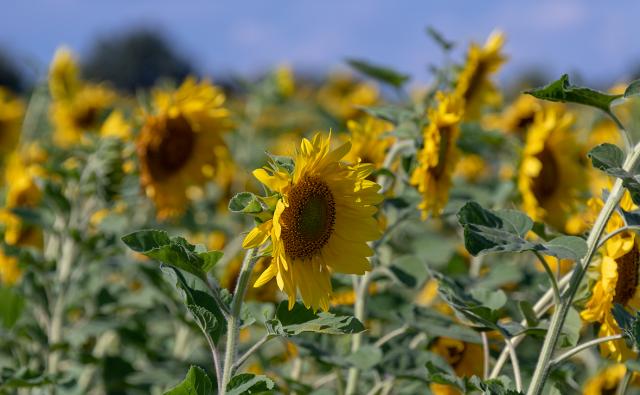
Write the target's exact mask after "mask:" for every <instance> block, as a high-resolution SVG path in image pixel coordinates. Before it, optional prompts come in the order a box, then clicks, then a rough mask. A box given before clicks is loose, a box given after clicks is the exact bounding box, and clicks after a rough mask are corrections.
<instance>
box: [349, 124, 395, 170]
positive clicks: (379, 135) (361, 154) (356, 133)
mask: <svg viewBox="0 0 640 395" xmlns="http://www.w3.org/2000/svg"><path fill="white" fill-rule="evenodd" d="M347 127H348V128H349V132H350V134H351V150H350V151H349V153H348V154H347V155H346V156H345V158H344V159H345V160H346V161H348V162H351V163H356V162H358V161H360V162H364V163H371V164H373V165H374V166H375V167H376V169H379V168H380V167H382V163H383V162H384V158H385V155H386V152H387V150H388V149H389V147H390V146H391V145H392V144H393V142H394V140H395V138H394V137H390V136H385V135H384V134H385V133H386V132H389V131H391V130H392V129H393V125H392V124H391V123H389V122H386V121H383V120H381V119H378V118H374V117H369V116H368V117H365V118H364V119H363V120H362V121H360V122H358V121H353V120H350V121H347Z"/></svg>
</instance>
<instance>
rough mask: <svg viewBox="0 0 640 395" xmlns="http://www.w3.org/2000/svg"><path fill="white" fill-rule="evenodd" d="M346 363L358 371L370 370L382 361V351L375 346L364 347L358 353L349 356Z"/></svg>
mask: <svg viewBox="0 0 640 395" xmlns="http://www.w3.org/2000/svg"><path fill="white" fill-rule="evenodd" d="M345 359H346V361H347V362H349V363H350V364H351V365H353V366H355V367H356V368H358V369H362V370H368V369H371V368H373V367H374V366H376V365H377V364H378V363H379V362H380V361H381V360H382V350H380V348H379V347H376V346H373V345H366V346H362V347H360V348H359V349H358V351H356V352H354V353H352V354H349V355H348V356H347V357H346V358H345Z"/></svg>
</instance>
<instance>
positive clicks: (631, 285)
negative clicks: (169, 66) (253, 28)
mask: <svg viewBox="0 0 640 395" xmlns="http://www.w3.org/2000/svg"><path fill="white" fill-rule="evenodd" d="M431 35H432V38H433V39H434V40H435V41H436V42H438V44H439V45H440V48H441V50H442V51H443V53H444V54H445V59H446V61H445V62H443V64H441V65H438V66H434V67H433V69H432V70H431V71H432V79H431V82H430V83H429V84H428V85H427V86H425V87H424V88H422V89H409V87H408V84H407V81H408V80H409V77H410V76H408V75H405V74H403V73H400V72H397V71H395V70H392V69H390V68H387V67H383V66H379V65H377V64H372V63H369V62H366V61H362V60H356V59H352V60H349V61H348V62H347V63H348V66H349V67H350V70H351V73H337V74H335V73H334V74H328V75H327V76H326V77H325V78H322V79H310V78H303V77H301V76H300V75H298V74H297V73H296V72H295V70H292V69H291V68H290V67H287V66H282V67H278V68H275V69H274V70H272V71H271V72H269V73H267V74H265V75H263V76H262V77H260V78H259V79H255V80H238V81H236V82H235V84H234V86H232V87H230V86H227V85H218V84H217V83H216V82H215V81H211V80H207V79H201V78H196V77H192V76H189V77H186V78H185V79H184V80H176V81H171V80H163V81H161V82H158V83H157V84H156V85H155V86H154V87H153V88H150V89H139V90H138V91H137V92H136V93H135V94H128V93H124V92H122V91H119V90H117V89H116V88H115V87H114V86H113V85H112V84H110V83H109V82H107V81H96V80H95V79H89V78H86V77H85V76H84V75H83V73H81V70H80V66H79V60H78V56H77V55H76V54H75V53H73V52H72V51H71V50H69V49H68V48H66V47H61V48H59V49H58V51H57V52H56V54H55V56H54V58H53V59H52V60H51V63H50V65H49V68H48V75H47V76H46V78H45V79H44V80H42V81H40V83H38V84H36V85H35V86H34V88H33V89H32V90H30V91H29V92H27V93H26V94H21V95H19V94H17V93H15V92H12V91H11V90H9V89H8V88H4V87H0V170H1V174H2V176H1V177H0V204H1V209H0V394H20V395H22V394H25V395H26V394H92V395H99V394H158V395H160V394H167V395H187V394H190V395H211V394H226V395H239V394H258V393H267V394H298V395H321V394H323V395H326V394H341V395H354V394H368V395H375V394H378V395H384V394H435V395H449V394H451V395H454V394H495V395H516V394H528V395H538V394H554V395H559V394H588V395H596V394H625V393H626V394H631V393H640V361H639V360H638V357H639V354H638V352H639V351H640V312H639V310H640V283H639V279H640V277H639V276H640V239H638V240H636V232H637V231H638V229H640V208H639V207H638V206H640V176H639V174H640V171H639V170H638V169H639V166H640V163H639V162H640V144H638V143H637V142H639V141H640V129H639V128H638V126H639V125H640V124H639V123H638V119H640V117H638V116H637V114H638V111H640V104H639V101H638V99H637V96H638V95H640V80H639V81H636V82H633V81H627V82H625V83H620V84H617V85H615V86H612V87H611V88H610V89H609V90H608V91H606V92H601V91H598V90H594V89H590V88H588V87H582V86H577V85H573V84H572V83H571V82H570V79H569V76H567V75H563V76H561V77H560V78H559V79H558V80H556V81H551V82H549V84H548V85H546V86H542V87H537V88H532V89H529V90H526V91H524V92H519V93H518V94H516V95H508V94H505V92H503V91H502V90H501V89H499V87H498V84H497V83H496V78H497V75H498V73H499V72H500V70H501V67H502V66H503V65H504V64H505V62H508V61H509V58H508V56H507V54H505V51H504V49H503V46H504V42H505V35H504V34H503V33H502V32H499V31H496V32H494V33H492V34H491V35H490V36H489V37H488V38H487V39H486V41H485V42H484V43H478V42H471V43H468V44H465V43H458V45H459V46H466V49H465V51H464V56H461V57H458V56H454V55H453V54H452V52H451V48H452V47H453V43H451V42H449V41H447V40H446V39H444V38H443V37H442V36H441V35H439V34H438V33H436V32H435V31H431Z"/></svg>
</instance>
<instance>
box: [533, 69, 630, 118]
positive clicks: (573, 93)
mask: <svg viewBox="0 0 640 395" xmlns="http://www.w3.org/2000/svg"><path fill="white" fill-rule="evenodd" d="M525 93H528V94H530V95H532V96H534V97H537V98H538V99H543V100H549V101H556V102H563V103H578V104H585V105H587V106H591V107H596V108H599V109H601V110H602V111H604V112H606V113H609V112H610V111H611V110H610V106H611V103H612V102H613V101H614V100H616V99H618V98H619V97H621V96H622V95H609V94H606V93H602V92H598V91H596V90H593V89H589V88H582V87H578V86H574V85H571V84H570V83H569V76H568V75H567V74H564V75H563V76H562V77H560V79H559V80H557V81H554V82H552V83H550V84H549V85H547V86H544V87H541V88H536V89H532V90H529V91H526V92H525Z"/></svg>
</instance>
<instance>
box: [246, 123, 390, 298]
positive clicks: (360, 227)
mask: <svg viewBox="0 0 640 395" xmlns="http://www.w3.org/2000/svg"><path fill="white" fill-rule="evenodd" d="M330 142H331V137H330V136H329V137H323V136H322V135H321V134H316V135H315V136H314V138H313V139H312V140H307V139H303V141H302V144H301V146H300V148H299V149H298V150H297V151H296V153H295V157H294V163H295V165H294V168H293V169H292V170H291V171H288V170H287V169H283V168H281V167H277V166H274V168H272V169H257V170H255V171H254V173H253V174H254V176H255V177H256V178H257V179H258V180H259V181H260V182H262V183H263V184H264V185H265V186H266V187H267V188H268V189H269V190H270V191H271V192H272V198H274V200H275V205H274V212H273V217H272V218H271V219H267V220H266V221H263V222H262V223H260V224H259V225H258V226H256V227H255V228H254V229H253V230H252V231H251V232H249V234H248V235H247V237H246V238H245V240H244V243H243V246H244V247H245V248H256V247H258V246H260V245H263V244H265V243H267V242H270V246H269V247H270V249H271V251H272V252H271V254H272V259H271V262H270V265H269V267H268V268H267V269H266V270H264V272H262V274H261V275H260V277H259V278H258V280H257V281H256V282H255V284H254V286H255V287H259V286H262V285H264V284H266V283H267V282H268V281H270V280H271V279H273V278H274V277H275V279H276V283H277V285H278V287H279V288H280V289H281V290H283V291H284V292H285V293H286V294H287V296H288V297H289V308H290V309H291V308H293V305H294V303H295V300H296V295H297V294H298V292H299V293H300V295H301V297H302V301H303V302H304V304H305V306H307V307H311V308H313V309H314V310H317V309H322V310H328V309H329V301H330V298H331V294H332V288H331V281H330V275H331V273H333V272H337V273H345V274H364V272H365V271H367V270H369V268H370V265H369V261H368V260H367V257H369V256H371V255H372V254H373V251H372V250H371V248H369V246H368V245H367V242H368V241H372V240H375V239H377V238H378V237H379V235H380V232H379V230H378V226H377V223H376V221H375V219H374V218H373V215H374V214H375V213H376V211H377V209H376V207H375V206H374V205H375V204H377V203H379V202H380V201H381V200H382V196H381V195H379V194H378V189H379V188H380V187H379V186H378V185H377V184H376V183H374V182H372V181H369V180H367V176H369V174H371V172H372V171H373V166H371V165H368V164H355V165H348V164H345V163H343V162H341V159H342V158H343V157H344V156H345V155H346V154H347V153H348V152H349V149H350V143H345V144H343V145H341V146H340V147H339V148H337V149H335V150H333V151H332V150H330V148H329V146H330Z"/></svg>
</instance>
